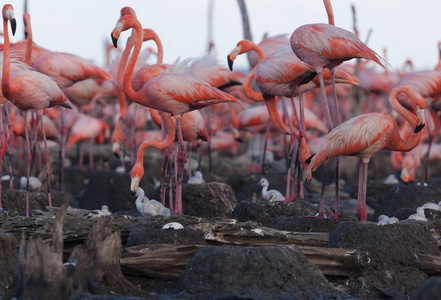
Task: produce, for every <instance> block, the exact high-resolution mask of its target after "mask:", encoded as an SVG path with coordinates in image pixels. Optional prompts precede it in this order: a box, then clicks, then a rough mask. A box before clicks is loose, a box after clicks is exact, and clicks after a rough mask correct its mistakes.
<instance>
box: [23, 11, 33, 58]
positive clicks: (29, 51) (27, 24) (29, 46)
mask: <svg viewBox="0 0 441 300" xmlns="http://www.w3.org/2000/svg"><path fill="white" fill-rule="evenodd" d="M23 22H24V23H25V27H26V30H27V33H28V41H27V43H26V52H25V60H24V62H25V63H26V64H28V65H29V64H30V62H31V55H32V27H31V17H30V16H29V13H24V15H23Z"/></svg>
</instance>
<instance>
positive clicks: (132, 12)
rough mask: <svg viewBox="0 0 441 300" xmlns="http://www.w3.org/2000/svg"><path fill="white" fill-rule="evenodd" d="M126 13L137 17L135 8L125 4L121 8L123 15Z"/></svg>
mask: <svg viewBox="0 0 441 300" xmlns="http://www.w3.org/2000/svg"><path fill="white" fill-rule="evenodd" d="M125 15H131V16H134V17H135V18H136V13H135V10H134V9H133V8H131V7H130V6H124V7H123V8H121V17H122V16H125Z"/></svg>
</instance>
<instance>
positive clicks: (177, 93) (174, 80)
mask: <svg viewBox="0 0 441 300" xmlns="http://www.w3.org/2000/svg"><path fill="white" fill-rule="evenodd" d="M130 28H134V29H135V32H136V34H137V40H136V44H135V47H134V50H133V54H132V56H131V57H130V61H129V64H128V66H127V69H126V74H125V77H124V92H125V93H126V95H127V96H128V97H129V98H130V99H131V100H132V101H134V102H137V103H139V104H142V105H144V106H148V107H152V108H155V109H158V110H161V111H163V112H167V113H169V114H171V115H173V116H175V118H176V124H177V129H178V155H177V156H176V159H178V157H179V160H180V166H179V167H178V168H177V169H179V170H178V181H177V183H176V206H177V212H178V213H182V198H181V185H180V183H181V181H182V175H183V174H182V163H183V162H184V155H185V153H184V152H183V149H182V145H183V138H182V130H181V117H182V115H183V114H184V113H186V112H189V111H191V110H195V109H199V108H203V107H205V106H208V105H212V104H216V103H221V102H227V101H234V102H237V103H239V104H240V101H239V100H237V99H236V98H234V97H231V96H230V95H228V94H227V93H224V92H222V91H220V90H218V89H216V88H213V87H211V86H210V85H208V84H207V83H206V82H204V81H202V80H200V79H198V78H196V77H194V76H191V75H188V74H178V73H173V68H174V67H176V66H172V68H171V70H170V71H169V72H164V73H163V74H161V75H160V76H157V77H155V78H153V79H151V80H149V81H148V82H147V83H146V84H145V85H144V86H143V87H142V89H141V90H139V91H134V90H133V88H132V85H131V80H132V76H133V69H134V66H135V62H136V59H137V57H138V55H139V52H140V50H141V46H142V39H143V30H142V25H141V23H139V21H138V20H137V19H136V18H135V17H133V16H132V15H124V16H122V17H121V18H120V19H119V20H118V22H117V24H116V26H115V28H114V29H113V30H112V33H111V37H112V40H113V44H114V46H115V47H116V46H117V42H118V37H119V35H120V34H121V32H122V31H126V30H128V29H130ZM168 134H169V135H170V133H168ZM140 150H141V149H139V150H138V152H139V151H140ZM138 159H139V153H138ZM136 175H137V174H136V173H134V172H133V169H132V172H131V176H132V191H134V189H135V188H136V187H137V186H138V184H139V180H140V179H141V177H142V176H139V174H138V176H136ZM135 178H137V179H135Z"/></svg>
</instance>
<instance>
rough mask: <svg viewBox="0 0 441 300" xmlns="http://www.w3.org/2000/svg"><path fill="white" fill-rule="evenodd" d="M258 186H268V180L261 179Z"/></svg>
mask: <svg viewBox="0 0 441 300" xmlns="http://www.w3.org/2000/svg"><path fill="white" fill-rule="evenodd" d="M257 184H258V185H261V186H267V185H268V184H269V183H268V180H267V179H266V178H262V179H260V181H259V182H258V183H257Z"/></svg>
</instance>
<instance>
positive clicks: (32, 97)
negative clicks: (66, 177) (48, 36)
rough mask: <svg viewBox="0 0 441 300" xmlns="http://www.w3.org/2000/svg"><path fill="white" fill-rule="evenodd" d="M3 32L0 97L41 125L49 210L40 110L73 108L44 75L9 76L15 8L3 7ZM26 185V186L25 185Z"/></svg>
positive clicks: (29, 72) (26, 72) (23, 73)
mask: <svg viewBox="0 0 441 300" xmlns="http://www.w3.org/2000/svg"><path fill="white" fill-rule="evenodd" d="M2 15H3V32H4V35H5V43H4V46H3V47H4V48H3V50H4V55H3V78H2V91H3V95H4V96H5V97H6V98H7V99H9V100H10V101H11V102H12V103H13V104H14V105H15V106H17V107H18V108H19V109H20V110H21V112H22V114H23V117H24V119H25V120H26V114H27V111H28V110H29V109H34V110H35V111H36V112H37V114H38V116H39V117H40V121H41V129H42V131H43V140H44V146H45V151H46V154H45V159H46V168H47V176H48V177H47V178H48V180H47V189H48V200H49V206H51V205H52V201H51V193H50V174H49V172H50V169H49V151H48V148H47V141H46V134H45V131H44V125H43V118H42V115H43V109H45V108H48V107H52V106H55V105H60V106H64V107H66V108H72V106H71V104H70V102H69V100H68V99H67V98H66V96H65V95H64V94H63V92H62V91H61V90H60V88H59V87H58V86H57V84H56V83H55V82H54V81H53V80H52V78H50V77H49V76H47V75H44V74H42V73H39V72H36V71H33V70H28V69H23V70H19V71H17V72H14V73H12V74H11V70H10V47H9V32H8V20H9V22H10V23H11V29H12V33H13V34H14V33H15V28H16V21H15V18H14V8H13V7H12V5H10V4H5V5H4V6H3V11H2ZM27 127H28V126H27V122H25V132H26V141H27V145H28V157H27V159H28V170H27V178H28V182H29V176H30V171H31V170H30V162H31V149H30V144H29V134H28V129H27ZM28 184H29V183H28ZM26 216H29V190H28V191H27V192H26Z"/></svg>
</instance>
